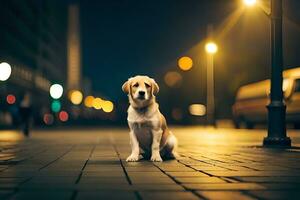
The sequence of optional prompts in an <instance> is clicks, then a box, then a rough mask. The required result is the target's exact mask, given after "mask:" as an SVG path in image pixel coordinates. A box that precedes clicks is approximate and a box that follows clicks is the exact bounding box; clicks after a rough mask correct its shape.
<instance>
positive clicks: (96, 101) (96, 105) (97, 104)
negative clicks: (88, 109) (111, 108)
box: [93, 97, 103, 110]
mask: <svg viewBox="0 0 300 200" xmlns="http://www.w3.org/2000/svg"><path fill="white" fill-rule="evenodd" d="M102 101H103V100H102V99H101V98H99V97H97V98H95V99H94V100H93V107H94V108H95V109H96V110H100V109H101V108H102Z"/></svg>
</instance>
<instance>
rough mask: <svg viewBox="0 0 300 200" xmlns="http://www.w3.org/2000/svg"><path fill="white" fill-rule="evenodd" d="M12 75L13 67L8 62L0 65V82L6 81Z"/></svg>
mask: <svg viewBox="0 0 300 200" xmlns="http://www.w3.org/2000/svg"><path fill="white" fill-rule="evenodd" d="M10 75H11V66H10V64H8V63H6V62H2V63H0V81H6V80H7V79H9V77H10Z"/></svg>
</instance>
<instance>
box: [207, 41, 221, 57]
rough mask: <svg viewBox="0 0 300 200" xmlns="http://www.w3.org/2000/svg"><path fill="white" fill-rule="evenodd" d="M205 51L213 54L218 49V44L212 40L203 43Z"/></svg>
mask: <svg viewBox="0 0 300 200" xmlns="http://www.w3.org/2000/svg"><path fill="white" fill-rule="evenodd" d="M205 51H206V53H209V54H215V53H217V51H218V46H217V45H216V43H214V42H208V43H206V45H205Z"/></svg>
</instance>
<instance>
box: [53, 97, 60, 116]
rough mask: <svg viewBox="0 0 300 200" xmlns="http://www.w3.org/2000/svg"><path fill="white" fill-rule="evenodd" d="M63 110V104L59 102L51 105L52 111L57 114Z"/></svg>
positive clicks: (56, 101)
mask: <svg viewBox="0 0 300 200" xmlns="http://www.w3.org/2000/svg"><path fill="white" fill-rule="evenodd" d="M60 109H61V103H60V101H59V100H54V101H52V103H51V110H52V111H53V112H55V113H57V112H59V111H60Z"/></svg>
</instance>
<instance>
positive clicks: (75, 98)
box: [69, 90, 83, 105]
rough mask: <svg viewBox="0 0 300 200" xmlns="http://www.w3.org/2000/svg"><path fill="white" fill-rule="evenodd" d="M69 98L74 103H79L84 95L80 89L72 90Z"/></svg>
mask: <svg viewBox="0 0 300 200" xmlns="http://www.w3.org/2000/svg"><path fill="white" fill-rule="evenodd" d="M69 98H70V101H71V102H72V103H73V104H74V105H79V104H81V102H82V99H83V95H82V93H81V92H80V91H79V90H71V91H70V93H69Z"/></svg>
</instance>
